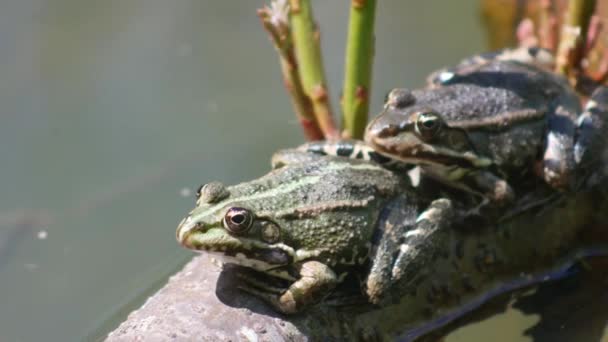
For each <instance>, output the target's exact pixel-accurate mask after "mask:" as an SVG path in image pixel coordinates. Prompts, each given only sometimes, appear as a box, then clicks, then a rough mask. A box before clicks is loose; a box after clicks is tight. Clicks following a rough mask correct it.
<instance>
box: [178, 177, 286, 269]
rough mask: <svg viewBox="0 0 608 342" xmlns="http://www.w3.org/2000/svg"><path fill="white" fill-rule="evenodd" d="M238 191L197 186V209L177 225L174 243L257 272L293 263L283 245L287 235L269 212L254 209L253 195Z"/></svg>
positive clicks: (212, 184)
mask: <svg viewBox="0 0 608 342" xmlns="http://www.w3.org/2000/svg"><path fill="white" fill-rule="evenodd" d="M242 188H243V187H242V186H241V187H240V188H239V187H238V186H237V187H236V189H230V188H227V187H225V186H224V185H223V184H221V183H219V182H213V183H208V184H205V185H203V186H201V187H200V188H199V191H198V193H197V195H198V200H197V207H196V208H195V209H194V210H193V211H192V212H191V213H190V215H189V216H188V217H186V218H185V219H184V220H182V222H181V223H180V224H179V227H178V228H177V240H178V241H179V242H180V243H181V244H182V245H183V246H184V247H186V248H189V249H194V250H199V251H206V252H211V253H219V254H222V255H224V256H225V257H226V258H228V259H229V260H228V261H231V262H233V263H237V264H241V265H243V266H248V267H252V268H254V269H257V270H260V271H266V270H268V269H271V268H274V267H277V266H283V265H287V264H289V263H291V262H293V259H294V249H293V248H291V247H289V246H288V245H286V244H284V243H283V242H284V241H285V240H286V239H287V237H288V234H287V233H286V232H285V231H282V229H281V225H280V223H278V222H275V221H274V220H273V218H272V211H268V210H264V209H263V208H262V207H260V206H258V205H256V202H255V199H254V198H253V196H255V193H254V192H253V191H252V192H250V193H249V195H248V194H247V191H245V193H243V191H242V190H244V189H242ZM250 190H252V189H250ZM268 209H270V208H268Z"/></svg>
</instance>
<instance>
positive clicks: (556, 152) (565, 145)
mask: <svg viewBox="0 0 608 342" xmlns="http://www.w3.org/2000/svg"><path fill="white" fill-rule="evenodd" d="M556 102H557V103H558V105H557V106H556V108H555V110H554V111H553V112H552V113H549V115H548V132H547V135H546V143H545V151H544V154H543V166H542V174H543V178H544V179H545V182H547V184H549V185H551V186H552V187H554V188H556V189H562V190H569V189H571V188H572V186H573V176H574V171H575V168H576V162H575V158H574V139H575V136H576V117H577V115H578V112H579V110H580V109H579V108H580V105H579V100H578V97H577V96H576V94H574V93H573V92H572V91H564V94H563V95H562V96H560V97H559V98H558V99H557V100H556Z"/></svg>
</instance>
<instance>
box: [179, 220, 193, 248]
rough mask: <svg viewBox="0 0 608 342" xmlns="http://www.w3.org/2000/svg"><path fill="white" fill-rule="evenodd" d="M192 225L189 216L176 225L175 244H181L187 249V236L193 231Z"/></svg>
mask: <svg viewBox="0 0 608 342" xmlns="http://www.w3.org/2000/svg"><path fill="white" fill-rule="evenodd" d="M194 226H195V225H194V223H193V221H192V218H191V217H190V216H187V217H185V218H184V219H183V220H181V222H180V223H179V224H178V225H177V229H176V231H175V238H176V239H177V242H179V243H180V244H182V245H183V246H184V247H187V248H189V246H187V244H188V240H189V239H188V236H189V235H190V233H191V232H192V230H193V229H194Z"/></svg>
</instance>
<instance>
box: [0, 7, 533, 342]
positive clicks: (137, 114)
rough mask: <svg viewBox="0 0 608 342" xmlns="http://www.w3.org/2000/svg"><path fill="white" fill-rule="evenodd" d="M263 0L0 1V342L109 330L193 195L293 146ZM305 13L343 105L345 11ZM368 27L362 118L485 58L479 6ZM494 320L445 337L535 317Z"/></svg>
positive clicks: (403, 12)
mask: <svg viewBox="0 0 608 342" xmlns="http://www.w3.org/2000/svg"><path fill="white" fill-rule="evenodd" d="M260 3H261V1H239V2H236V1H230V2H229V1H213V2H211V1H200V0H174V1H165V0H145V1H144V0H103V1H101V0H90V1H74V0H19V1H17V0H12V1H10V0H9V1H2V2H0V103H1V104H2V105H1V107H0V119H1V120H2V121H1V124H0V160H1V161H2V173H1V175H2V176H1V177H0V189H2V197H0V341H42V340H44V341H68V340H89V339H94V338H99V337H100V336H104V334H106V333H107V332H108V331H109V330H111V329H113V328H114V327H115V326H116V325H117V324H118V322H120V321H121V320H122V319H124V318H125V317H126V314H127V313H128V312H129V311H130V310H132V309H134V308H136V307H138V306H139V305H141V303H143V300H144V299H145V298H146V296H147V295H149V294H151V293H153V292H154V291H155V290H156V289H158V288H159V287H160V286H162V284H163V283H164V282H165V281H166V279H167V278H168V277H169V276H170V275H171V274H172V273H174V272H175V271H177V270H178V269H179V268H180V267H181V266H182V265H183V264H184V263H185V262H186V261H187V260H188V259H189V258H190V257H191V256H192V254H191V253H190V252H188V251H186V250H183V249H182V248H180V247H179V246H178V245H177V243H176V242H175V237H174V232H175V227H176V225H177V223H178V222H179V220H180V219H181V217H183V215H184V214H185V213H186V212H187V211H188V210H190V209H191V207H192V206H193V204H194V199H193V192H194V189H196V187H197V186H198V185H199V184H201V183H205V182H208V181H211V180H221V181H222V182H225V183H229V184H230V183H235V182H239V181H244V180H248V179H251V178H254V177H258V176H259V175H261V174H263V173H265V172H266V171H267V170H268V168H269V160H270V156H271V154H272V153H273V152H274V151H275V150H277V149H279V148H282V147H290V146H295V145H298V144H299V143H301V142H302V141H303V136H302V134H301V132H300V128H299V126H298V124H297V123H296V120H295V117H294V115H293V113H292V110H291V106H290V102H289V100H288V98H287V97H286V96H285V91H284V89H283V85H282V82H281V78H280V73H279V68H278V64H277V58H276V55H275V52H274V50H273V49H272V47H271V44H270V42H269V41H268V38H267V36H266V33H265V32H264V31H263V30H262V28H261V26H260V24H259V21H258V18H257V17H256V15H255V10H256V8H257V7H258V6H259V5H260ZM315 6H316V7H315V12H316V16H317V18H318V19H319V22H320V25H321V27H322V30H323V37H322V39H323V53H324V55H325V58H326V65H325V67H326V69H327V73H328V78H329V82H330V84H331V86H332V89H331V95H332V98H333V103H334V104H337V103H338V101H337V99H338V95H339V89H338V87H339V85H340V84H341V81H342V73H343V51H344V37H345V34H346V23H347V19H348V18H347V13H348V11H347V7H346V3H345V2H337V1H335V2H334V1H332V2H329V1H328V2H318V3H315ZM377 18H378V19H377V45H376V46H377V48H376V49H377V50H376V60H375V70H374V71H375V77H374V89H373V94H372V97H373V101H372V107H371V108H372V112H377V111H379V110H380V108H381V105H382V100H383V98H384V94H385V93H386V92H387V91H388V90H389V89H391V88H393V87H397V86H402V87H403V86H405V87H416V86H419V85H421V84H422V83H423V81H424V79H425V76H426V74H428V73H429V72H430V71H432V70H434V69H436V68H438V67H440V66H444V65H447V64H451V63H453V62H454V61H456V60H459V59H460V58H461V57H464V56H467V55H470V54H472V53H475V52H478V51H482V50H483V49H484V40H485V37H484V32H483V29H482V26H481V24H480V21H479V18H478V8H477V1H474V0H467V1H458V2H455V1H454V2H452V1H450V2H445V1H424V2H422V1H419V2H416V3H413V2H403V1H396V0H394V1H382V3H381V4H380V5H379V8H378V17H377ZM501 317H502V320H500V321H499V322H498V323H496V322H493V323H492V324H490V325H489V326H488V327H486V328H484V327H483V326H482V327H481V328H475V329H481V330H478V331H475V330H474V331H473V332H466V331H464V332H463V331H458V332H457V333H458V334H461V335H458V334H456V335H455V336H454V337H453V338H454V339H453V341H456V340H459V339H458V338H460V340H469V341H470V340H471V338H472V336H479V337H480V339H479V340H484V338H481V337H483V336H487V335H483V332H480V331H485V332H486V333H487V332H494V333H495V332H496V329H501V330H505V331H507V332H508V333H505V337H507V336H508V338H509V339H508V340H509V341H515V340H522V341H523V340H526V338H525V337H522V327H524V328H527V327H529V326H531V325H533V324H534V322H535V321H536V320H537V318H536V317H534V316H533V315H527V314H525V313H523V312H520V311H518V312H517V313H516V314H513V315H511V316H504V315H503V316H501ZM484 329H485V330H484ZM462 334H465V335H464V336H465V337H464V339H462ZM459 336H460V337H459ZM467 336H468V338H467ZM498 340H500V339H499V338H496V339H495V341H498ZM505 341H506V340H505Z"/></svg>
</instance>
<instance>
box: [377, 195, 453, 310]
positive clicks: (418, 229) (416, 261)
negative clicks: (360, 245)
mask: <svg viewBox="0 0 608 342" xmlns="http://www.w3.org/2000/svg"><path fill="white" fill-rule="evenodd" d="M387 209H388V210H389V211H390V212H389V213H388V214H386V213H385V219H383V220H382V221H380V222H379V226H378V229H379V232H380V238H379V240H378V241H377V243H376V245H377V246H376V247H375V249H374V250H373V255H372V267H371V270H370V272H369V274H368V276H367V279H366V292H367V295H368V298H369V300H370V302H372V303H374V304H378V305H386V304H390V303H391V302H393V301H397V300H399V298H401V297H402V296H403V294H404V293H403V292H404V291H406V290H407V288H408V286H407V285H408V284H409V283H410V282H413V281H415V280H416V279H418V278H419V277H421V276H422V277H424V274H425V272H428V271H429V270H430V271H432V269H433V264H432V262H433V260H434V259H435V258H436V256H437V254H443V253H445V250H444V248H445V246H446V244H445V243H442V242H441V240H442V239H444V238H445V236H446V234H443V233H444V232H445V228H446V227H447V226H448V225H449V224H450V222H451V220H452V218H453V210H452V204H451V201H450V200H448V199H438V200H435V201H433V202H432V203H431V204H430V205H429V207H428V208H427V209H426V210H425V211H424V212H422V213H421V214H420V215H418V216H417V215H416V213H417V210H416V206H415V205H414V204H413V203H411V202H409V201H408V200H407V199H406V198H399V199H397V200H395V201H394V202H393V203H392V204H391V205H390V206H389V207H387ZM444 240H445V239H444Z"/></svg>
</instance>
